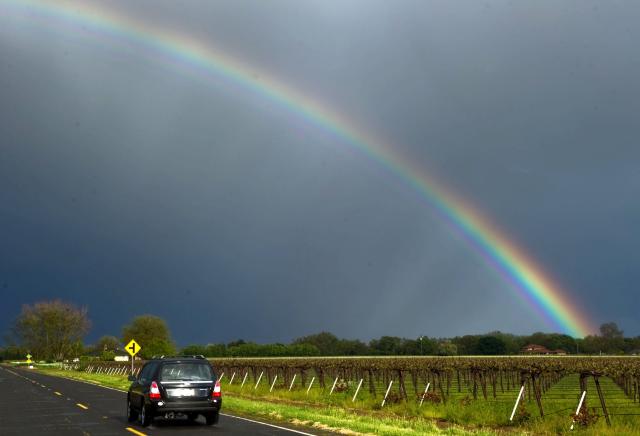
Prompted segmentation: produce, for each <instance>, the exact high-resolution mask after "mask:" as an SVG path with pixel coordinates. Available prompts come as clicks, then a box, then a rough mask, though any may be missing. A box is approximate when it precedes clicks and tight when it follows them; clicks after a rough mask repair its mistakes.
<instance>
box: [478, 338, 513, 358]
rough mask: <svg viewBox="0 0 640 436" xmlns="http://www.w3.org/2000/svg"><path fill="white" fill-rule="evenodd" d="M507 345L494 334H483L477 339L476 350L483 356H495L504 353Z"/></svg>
mask: <svg viewBox="0 0 640 436" xmlns="http://www.w3.org/2000/svg"><path fill="white" fill-rule="evenodd" d="M506 349H507V347H506V345H505V343H504V341H503V340H502V339H500V338H497V337H495V336H483V337H481V338H480V339H478V346H477V352H478V354H480V355H485V356H497V355H502V354H504V353H505V351H506Z"/></svg>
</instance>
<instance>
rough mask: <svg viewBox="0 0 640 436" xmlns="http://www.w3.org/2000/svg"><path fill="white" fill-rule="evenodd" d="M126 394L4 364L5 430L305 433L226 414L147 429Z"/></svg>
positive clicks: (0, 400) (0, 372)
mask: <svg viewBox="0 0 640 436" xmlns="http://www.w3.org/2000/svg"><path fill="white" fill-rule="evenodd" d="M125 403H126V393H124V392H121V391H118V390H115V389H109V388H105V387H101V386H96V385H92V384H88V383H83V382H78V381H74V380H69V379H64V378H59V377H53V376H49V375H45V374H39V373H38V372H37V371H33V370H21V369H15V368H8V367H0V434H1V435H2V436H8V435H21V436H23V435H31V434H42V435H129V436H130V435H132V434H135V435H139V436H140V435H149V436H151V435H157V434H162V433H170V432H179V433H180V434H185V435H186V434H192V433H193V434H205V433H210V434H234V435H235V434H246V435H264V436H267V435H269V436H276V435H277V436H285V435H286V436H291V435H294V434H305V435H309V434H310V433H305V432H301V431H297V430H290V429H286V428H281V427H277V426H273V425H270V424H266V423H259V422H255V421H249V420H245V419H243V418H239V417H233V416H229V415H222V416H221V417H220V422H219V423H218V425H215V426H213V427H209V426H207V425H205V424H204V420H203V419H202V418H200V419H199V420H198V421H197V422H194V423H192V422H188V421H187V420H172V421H167V420H164V419H157V420H155V421H154V423H153V424H152V425H151V426H149V427H147V428H143V427H140V426H139V425H138V424H136V423H134V424H131V423H129V422H127V419H126V416H125Z"/></svg>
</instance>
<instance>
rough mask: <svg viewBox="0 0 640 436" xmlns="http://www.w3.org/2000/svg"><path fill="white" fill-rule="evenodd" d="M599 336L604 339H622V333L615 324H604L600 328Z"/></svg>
mask: <svg viewBox="0 0 640 436" xmlns="http://www.w3.org/2000/svg"><path fill="white" fill-rule="evenodd" d="M600 335H601V336H602V337H603V338H605V339H621V338H624V332H623V331H622V330H620V329H619V328H618V325H617V324H616V323H615V322H606V323H604V324H602V325H601V326H600Z"/></svg>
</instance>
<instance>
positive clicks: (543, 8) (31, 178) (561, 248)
mask: <svg viewBox="0 0 640 436" xmlns="http://www.w3.org/2000/svg"><path fill="white" fill-rule="evenodd" d="M96 4H98V5H100V8H103V9H104V10H106V11H112V12H116V13H117V14H120V15H122V16H126V17H130V18H131V19H133V20H136V21H140V22H144V23H148V24H152V25H154V26H157V28H159V29H165V30H167V31H171V32H175V33H180V34H184V35H188V36H190V37H192V38H195V39H198V40H199V41H201V42H202V43H203V44H205V45H212V46H215V47H217V48H218V49H219V50H221V51H223V52H225V53H226V54H228V55H229V56H231V57H233V58H236V59H238V60H240V61H242V62H244V63H245V64H247V65H250V66H251V67H250V68H252V69H254V70H255V72H256V74H259V73H261V72H262V73H265V72H266V73H268V74H269V75H270V76H272V77H274V78H276V79H278V80H279V81H281V82H283V83H286V84H287V85H288V86H290V87H291V88H294V89H296V90H299V91H300V92H302V93H304V94H306V95H309V96H311V97H313V98H314V99H317V100H318V101H321V102H323V104H325V105H326V106H328V107H332V108H336V109H337V110H338V111H339V112H340V113H343V114H345V115H346V116H347V117H348V118H349V119H350V120H352V121H353V122H355V123H357V124H358V125H360V126H361V127H362V128H363V129H364V130H366V131H367V132H369V133H370V134H371V135H372V136H374V137H379V138H386V139H387V140H388V142H389V143H390V144H392V145H393V147H395V148H396V149H397V151H398V152H401V153H403V154H405V155H407V156H410V157H411V159H412V160H413V161H415V162H418V163H419V164H420V165H422V166H423V167H424V168H425V169H428V170H429V171H432V172H435V173H436V174H437V175H438V177H439V178H441V179H442V180H443V181H445V182H446V183H447V185H448V186H450V187H452V188H453V189H454V190H455V191H456V192H457V193H458V194H459V195H460V196H462V197H463V198H466V199H468V200H469V201H471V202H472V203H473V204H475V205H476V206H477V207H478V208H479V209H480V210H481V211H482V212H483V213H484V214H485V215H487V216H489V217H491V219H492V221H493V222H494V223H495V225H496V226H497V227H499V228H501V229H503V230H504V231H505V232H506V233H507V234H509V235H511V237H512V238H513V240H514V241H516V242H517V244H519V245H520V246H521V247H522V248H523V250H524V251H526V252H527V253H528V254H529V255H530V256H531V257H533V258H534V259H536V260H537V261H538V263H539V264H540V265H541V266H542V268H543V269H544V270H545V271H547V272H548V273H549V274H550V275H551V276H552V277H555V278H556V279H557V281H558V283H560V284H561V285H562V286H563V287H564V288H565V289H566V290H567V295H568V296H569V298H570V299H572V300H575V301H579V302H580V304H581V305H582V306H583V307H584V308H585V311H586V313H587V314H588V317H589V318H591V319H592V320H593V323H594V324H596V325H597V324H599V323H601V322H605V321H616V322H618V324H619V325H620V326H621V327H622V328H623V329H624V330H625V332H626V333H627V334H629V335H637V334H640V320H639V319H638V317H637V289H636V285H637V283H638V282H639V281H640V269H639V268H638V266H637V265H638V260H637V252H638V248H639V245H640V232H638V230H637V229H638V223H640V202H639V201H638V198H640V195H639V194H640V144H639V138H640V135H639V133H640V51H639V50H638V47H637V43H638V41H640V27H638V26H637V23H638V22H640V3H638V2H632V1H630V2H619V1H610V2H592V1H572V2H571V1H570V2H561V3H560V2H556V1H533V0H532V1H526V2H498V1H487V2H477V1H468V2H444V1H442V2H431V1H422V0H421V1H415V2H412V1H394V2H387V1H346V2H343V1H340V2H338V1H324V0H322V1H305V2H300V1H293V0H291V1H272V2H262V1H249V0H247V1H242V2H237V1H217V2H209V1H190V2H181V3H180V4H179V5H178V4H177V3H175V2H168V1H156V0H154V1H138V2H135V3H134V4H131V2H126V1H109V2H102V3H100V2H96ZM17 11H23V9H22V8H16V7H15V6H9V5H8V4H6V3H4V4H3V2H1V1H0V295H1V296H2V304H0V331H2V330H6V329H7V328H8V327H9V325H10V323H11V320H12V319H13V318H14V317H15V316H16V315H17V314H18V313H19V310H20V307H21V305H22V304H25V303H33V302H35V301H38V300H42V299H53V298H61V299H64V300H68V301H72V302H75V303H77V304H79V305H86V306H88V308H89V313H90V317H91V319H92V320H93V324H94V326H93V329H92V332H91V334H90V337H89V340H93V339H95V338H96V337H98V336H100V335H103V334H116V335H119V333H120V330H121V327H122V325H123V324H125V323H126V322H127V321H128V320H130V319H131V317H133V316H134V315H136V314H142V313H153V314H156V315H159V316H162V317H164V318H166V319H167V320H168V322H169V325H170V328H171V329H172V331H173V333H174V336H175V338H176V340H177V341H178V343H180V344H185V343H188V342H204V343H206V342H217V341H228V340H231V339H236V338H240V337H241V338H244V339H247V340H256V341H289V340H291V339H292V338H295V337H297V336H301V335H304V334H309V333H313V332H318V331H321V330H329V331H332V332H334V333H336V334H338V335H339V336H344V337H358V338H362V339H369V338H372V337H377V336H380V335H383V334H391V335H402V336H407V337H416V336H418V335H422V334H425V335H430V336H453V335H457V334H465V333H479V332H486V331H490V330H497V329H499V330H503V331H510V332H514V333H528V332H532V331H536V330H544V331H548V330H549V329H550V328H549V327H548V326H547V325H546V324H545V322H544V320H543V319H541V318H540V317H539V316H537V315H536V314H535V312H534V311H533V310H532V309H531V308H530V307H529V306H528V305H527V304H526V303H524V302H523V301H522V300H521V299H520V298H518V297H516V296H515V294H514V291H513V289H512V288H511V287H510V285H509V284H508V283H507V282H505V281H504V280H503V279H502V278H500V277H499V276H498V275H497V274H496V273H495V272H494V271H493V270H492V269H491V268H490V267H489V266H488V265H487V264H486V263H485V262H484V261H483V260H482V259H481V258H480V257H479V256H478V255H477V254H476V253H475V252H474V251H473V250H471V249H470V248H469V247H468V245H466V243H465V242H464V241H463V240H462V239H461V238H459V237H458V236H456V235H455V234H454V233H452V232H451V230H450V229H449V228H448V227H447V225H445V224H444V223H443V222H441V221H440V219H439V218H438V216H437V215H436V214H435V213H434V211H433V210H432V208H431V207H430V206H429V205H428V204H426V203H425V202H424V201H423V200H421V199H420V198H419V196H418V195H417V194H416V193H415V192H413V191H411V189H409V188H408V187H407V186H406V185H404V184H403V183H402V182H400V181H399V180H396V179H394V178H392V177H390V176H389V175H388V173H387V172H386V171H385V170H384V169H383V168H380V167H379V166H378V165H376V164H375V163H372V162H371V161H370V160H368V159H367V158H366V157H364V156H363V155H361V154H359V153H357V152H353V151H352V150H350V149H349V147H348V146H347V145H346V144H344V143H341V141H339V140H338V139H336V138H335V137H331V136H329V135H327V134H326V132H324V131H323V130H321V129H319V128H318V127H317V126H314V125H312V124H309V123H307V122H305V121H304V120H301V119H300V118H299V117H296V116H295V114H292V113H291V112H288V111H287V110H286V109H285V108H283V107H279V106H278V105H277V104H274V103H273V102H270V101H265V100H264V98H263V97H261V96H259V95H255V94H251V93H250V92H247V91H243V90H242V89H240V88H238V87H237V86H234V85H233V84H231V83H229V82H224V81H220V80H203V79H202V78H200V77H198V76H197V75H194V74H191V73H190V72H189V71H188V69H187V70H185V69H184V68H183V66H181V65H180V64H176V63H175V62H167V61H166V58H164V57H162V56H158V55H157V54H155V53H153V52H151V51H149V50H148V49H147V48H145V47H144V46H143V45H140V44H137V43H136V42H134V41H130V40H126V39H124V40H123V39H119V38H113V37H109V36H105V35H102V34H99V33H95V32H91V29H90V28H87V27H86V26H85V27H81V26H78V25H75V26H74V25H70V24H69V23H64V22H60V21H57V20H51V19H47V18H42V17H39V18H37V19H34V18H33V17H32V16H31V15H29V14H24V13H22V12H17Z"/></svg>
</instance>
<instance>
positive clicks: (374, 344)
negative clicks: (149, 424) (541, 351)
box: [0, 300, 640, 361]
mask: <svg viewBox="0 0 640 436" xmlns="http://www.w3.org/2000/svg"><path fill="white" fill-rule="evenodd" d="M90 327H91V321H90V319H89V317H88V311H87V309H86V308H79V307H77V306H75V305H74V304H71V303H67V302H62V301H60V300H55V301H43V302H38V303H35V304H33V305H25V306H23V308H22V312H21V313H20V315H19V316H18V317H17V318H16V320H15V322H14V324H13V327H12V329H11V332H10V334H9V336H8V339H7V340H6V342H7V343H8V345H7V346H5V347H3V348H0V359H5V360H6V359H21V358H24V356H25V355H26V354H27V352H28V353H31V354H32V355H33V356H34V358H36V359H38V360H49V361H56V360H58V361H59V360H64V359H69V358H75V357H80V356H86V357H91V358H99V359H103V360H113V358H114V357H115V356H116V354H123V351H124V349H123V348H124V345H125V344H127V343H128V342H129V341H130V340H131V339H133V338H135V339H136V341H138V343H140V344H141V345H142V351H141V352H140V357H141V358H143V359H149V358H151V357H152V356H155V355H175V354H177V353H180V354H187V355H193V354H195V355H204V356H207V357H279V356H282V357H285V356H420V355H423V356H455V355H516V354H520V353H521V352H522V349H523V347H525V346H526V345H528V344H535V345H540V346H543V347H545V348H547V349H549V350H554V351H555V350H562V351H563V352H564V353H567V354H576V353H577V354H599V353H604V354H638V353H640V336H636V337H633V338H630V337H625V336H624V332H623V331H622V330H620V329H619V328H618V326H617V325H616V324H615V323H613V322H610V323H605V324H602V325H601V327H600V332H599V334H597V335H590V336H587V337H585V338H579V339H576V338H573V337H571V336H569V335H564V334H559V333H542V332H537V333H533V334H531V335H513V334H509V333H502V332H491V333H487V334H481V335H465V336H456V337H452V338H436V337H429V336H426V335H424V336H420V337H418V338H402V337H396V336H382V337H380V338H377V339H372V340H370V341H368V342H364V341H361V340H358V339H341V338H338V337H337V336H335V335H334V334H332V333H329V332H321V333H317V334H312V335H308V336H302V337H299V338H297V339H294V340H293V341H292V342H291V343H289V344H282V343H272V344H257V343H255V342H250V341H245V340H242V339H239V340H236V341H233V342H229V343H209V344H191V345H188V346H186V347H184V348H181V349H179V348H178V347H177V346H176V344H175V342H174V341H173V340H172V338H171V333H170V331H169V327H168V325H167V323H166V322H165V321H164V320H163V319H162V318H159V317H157V316H154V315H140V316H137V317H135V318H134V319H132V320H131V322H130V323H129V324H127V325H125V326H123V327H122V331H121V334H120V335H119V336H115V335H107V336H103V337H101V338H100V339H99V340H98V341H97V342H96V343H94V344H92V345H85V344H84V342H83V340H84V338H85V336H86V335H87V333H88V332H89V329H90Z"/></svg>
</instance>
